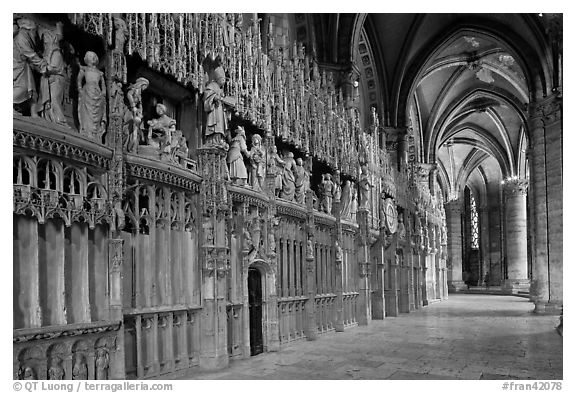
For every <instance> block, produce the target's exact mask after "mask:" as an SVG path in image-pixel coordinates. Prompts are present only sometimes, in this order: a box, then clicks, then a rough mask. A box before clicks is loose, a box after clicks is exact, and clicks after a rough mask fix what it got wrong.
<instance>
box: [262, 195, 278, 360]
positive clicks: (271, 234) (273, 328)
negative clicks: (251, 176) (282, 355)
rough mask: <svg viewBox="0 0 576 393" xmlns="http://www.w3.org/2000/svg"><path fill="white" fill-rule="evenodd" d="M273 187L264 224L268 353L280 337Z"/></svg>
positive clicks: (276, 223) (275, 346)
mask: <svg viewBox="0 0 576 393" xmlns="http://www.w3.org/2000/svg"><path fill="white" fill-rule="evenodd" d="M273 187H274V186H272V189H271V194H270V193H269V197H270V203H269V205H268V212H267V220H266V221H267V223H266V232H267V236H266V242H265V244H266V250H267V255H266V256H267V258H268V263H269V264H270V270H271V272H270V273H269V275H270V277H267V281H266V282H267V284H268V287H269V288H267V289H266V291H267V293H268V299H267V306H266V308H267V310H268V321H267V329H268V347H267V349H268V351H269V352H276V351H279V350H280V336H279V334H278V331H279V327H278V294H277V293H276V279H277V275H276V272H277V271H278V257H277V256H278V253H277V252H276V238H277V236H276V228H277V226H278V224H279V219H278V218H277V217H276V205H275V203H274V188H273Z"/></svg>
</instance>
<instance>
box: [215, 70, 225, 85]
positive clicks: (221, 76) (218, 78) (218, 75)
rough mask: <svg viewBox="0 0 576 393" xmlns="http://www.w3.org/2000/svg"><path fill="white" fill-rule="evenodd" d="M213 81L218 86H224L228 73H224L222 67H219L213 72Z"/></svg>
mask: <svg viewBox="0 0 576 393" xmlns="http://www.w3.org/2000/svg"><path fill="white" fill-rule="evenodd" d="M212 80H213V81H215V82H216V83H218V86H220V87H222V86H224V83H225V82H226V73H225V72H224V68H222V66H218V67H216V68H215V69H214V71H212Z"/></svg>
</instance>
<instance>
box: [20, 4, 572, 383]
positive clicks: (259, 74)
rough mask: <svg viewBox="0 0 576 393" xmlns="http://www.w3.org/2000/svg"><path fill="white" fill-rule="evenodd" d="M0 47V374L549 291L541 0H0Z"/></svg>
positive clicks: (132, 362) (177, 365)
mask: <svg viewBox="0 0 576 393" xmlns="http://www.w3.org/2000/svg"><path fill="white" fill-rule="evenodd" d="M13 48H14V49H13V58H14V102H13V104H14V106H13V110H14V117H13V149H14V150H13V151H14V153H13V162H14V181H13V183H14V204H13V237H14V239H13V241H14V243H13V244H14V256H13V271H14V276H13V288H14V289H13V294H14V301H13V323H14V338H13V364H14V367H13V373H14V378H19V379H132V378H159V377H162V378H171V377H173V376H176V375H179V374H180V375H181V374H183V373H191V372H194V371H193V370H194V369H216V368H224V367H226V366H227V364H228V362H229V360H230V359H235V358H247V357H250V356H251V355H256V354H258V353H261V352H268V351H281V350H282V346H283V345H284V344H286V343H288V342H291V341H294V340H314V339H315V338H316V337H317V336H318V335H319V334H325V333H329V332H334V331H335V332H343V331H346V330H348V329H354V327H355V326H357V325H367V324H370V323H371V321H372V320H375V319H383V318H388V317H394V316H397V315H398V314H399V313H411V312H414V311H417V310H418V309H421V308H422V307H426V306H428V305H429V304H430V303H432V302H436V301H442V300H445V299H447V298H448V297H449V296H450V295H449V293H451V292H466V291H472V290H474V291H480V290H483V291H488V292H490V293H502V294H511V295H519V296H526V297H529V298H530V300H531V301H532V302H533V304H534V312H535V313H557V314H560V312H561V309H562V305H563V296H562V293H563V289H562V266H563V256H562V227H563V222H562V211H563V202H562V159H563V150H562V79H563V78H562V60H563V59H562V56H563V49H562V15H560V14H505V15H504V14H232V13H228V14H142V13H126V14H14V47H13ZM333 334H338V333H333Z"/></svg>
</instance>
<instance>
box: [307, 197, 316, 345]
mask: <svg viewBox="0 0 576 393" xmlns="http://www.w3.org/2000/svg"><path fill="white" fill-rule="evenodd" d="M313 201H314V194H313V191H312V190H307V191H306V210H307V211H308V220H307V222H306V232H307V233H308V239H307V240H306V286H305V290H306V296H307V297H308V300H306V303H304V312H305V313H306V323H305V327H304V334H305V335H306V339H307V340H308V341H312V340H316V337H317V336H318V328H317V326H316V302H315V298H316V262H315V260H314V232H315V225H314V212H313Z"/></svg>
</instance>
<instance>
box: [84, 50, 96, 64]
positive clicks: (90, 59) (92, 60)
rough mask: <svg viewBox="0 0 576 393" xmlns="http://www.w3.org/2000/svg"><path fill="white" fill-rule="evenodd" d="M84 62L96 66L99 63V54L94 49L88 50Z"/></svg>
mask: <svg viewBox="0 0 576 393" xmlns="http://www.w3.org/2000/svg"><path fill="white" fill-rule="evenodd" d="M84 63H85V64H86V65H87V66H96V65H97V64H98V55H97V54H96V53H94V52H92V51H88V52H86V54H85V55H84Z"/></svg>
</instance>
